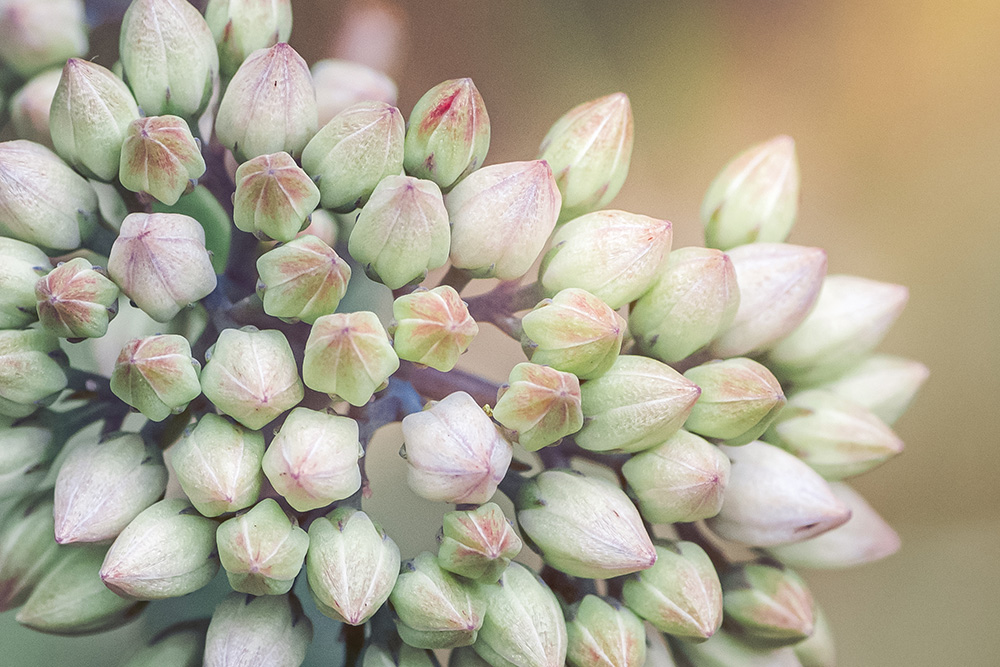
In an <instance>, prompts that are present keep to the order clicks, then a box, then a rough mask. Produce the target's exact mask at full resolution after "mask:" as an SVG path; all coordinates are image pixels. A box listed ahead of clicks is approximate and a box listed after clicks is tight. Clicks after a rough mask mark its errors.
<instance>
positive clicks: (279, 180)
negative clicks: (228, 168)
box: [233, 152, 319, 241]
mask: <svg viewBox="0 0 1000 667" xmlns="http://www.w3.org/2000/svg"><path fill="white" fill-rule="evenodd" d="M318 203H319V188H317V187H316V184H315V183H313V182H312V179H311V178H309V176H308V175H307V174H306V172H304V171H302V170H301V169H300V168H299V166H298V165H297V164H295V160H293V159H292V156H291V155H289V154H288V153H285V152H280V153H274V154H272V155H259V156H257V157H255V158H253V159H252V160H248V161H247V162H244V163H243V164H241V165H240V167H239V169H237V170H236V194H235V195H233V222H234V223H235V224H236V227H237V228H238V229H241V230H243V231H244V232H249V233H251V234H256V235H257V236H258V237H260V238H269V239H275V240H277V241H291V240H292V239H294V238H295V235H296V234H298V233H299V231H300V230H301V229H302V228H303V227H304V226H305V224H306V219H307V218H308V217H309V214H310V213H312V212H313V210H315V208H316V205H317V204H318Z"/></svg>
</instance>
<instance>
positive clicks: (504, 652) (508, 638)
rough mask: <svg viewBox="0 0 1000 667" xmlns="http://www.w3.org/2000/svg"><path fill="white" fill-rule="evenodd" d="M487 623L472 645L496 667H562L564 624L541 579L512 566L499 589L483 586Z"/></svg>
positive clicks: (481, 589) (555, 602)
mask: <svg viewBox="0 0 1000 667" xmlns="http://www.w3.org/2000/svg"><path fill="white" fill-rule="evenodd" d="M480 591H482V594H483V595H484V597H485V598H486V617H485V618H484V620H483V627H482V630H480V633H479V640H478V641H476V643H475V644H473V646H472V648H473V649H475V651H476V653H478V654H479V655H480V656H481V657H482V658H483V659H484V660H486V662H488V663H489V664H490V665H493V667H562V666H563V665H564V664H565V663H566V650H567V637H566V621H565V620H564V619H563V614H562V609H560V608H559V602H558V601H557V600H556V596H555V595H554V594H553V593H552V591H551V590H549V587H548V586H546V585H545V582H543V581H542V580H541V579H540V578H539V577H538V575H536V574H535V573H534V572H532V571H531V570H529V569H528V568H526V567H525V566H523V565H521V564H520V563H511V564H510V567H508V568H507V570H506V572H504V574H503V577H501V579H500V583H499V585H496V586H480Z"/></svg>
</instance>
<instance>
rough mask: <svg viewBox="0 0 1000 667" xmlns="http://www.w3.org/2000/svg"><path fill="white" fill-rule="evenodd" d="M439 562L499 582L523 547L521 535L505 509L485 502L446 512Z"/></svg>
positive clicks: (481, 579) (479, 578) (475, 576)
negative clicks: (506, 514)
mask: <svg viewBox="0 0 1000 667" xmlns="http://www.w3.org/2000/svg"><path fill="white" fill-rule="evenodd" d="M440 542H441V546H440V547H439V548H438V564H440V565H441V567H443V568H444V569H446V570H448V571H449V572H454V573H455V574H459V575H461V576H463V577H468V578H469V579H478V580H479V581H482V582H484V583H491V584H492V583H496V582H497V581H498V580H499V579H500V575H501V574H503V572H504V570H506V569H507V566H508V565H510V561H511V559H512V558H514V557H515V556H517V554H518V553H520V551H521V546H522V544H521V538H519V537H518V536H517V533H516V532H514V527H513V526H512V525H511V523H510V521H508V520H507V517H505V516H504V514H503V510H502V509H500V506H499V505H497V504H496V503H486V504H485V505H482V506H481V507H477V508H476V509H473V510H458V511H455V512H448V513H447V514H445V515H444V519H443V529H442V535H441V539H440Z"/></svg>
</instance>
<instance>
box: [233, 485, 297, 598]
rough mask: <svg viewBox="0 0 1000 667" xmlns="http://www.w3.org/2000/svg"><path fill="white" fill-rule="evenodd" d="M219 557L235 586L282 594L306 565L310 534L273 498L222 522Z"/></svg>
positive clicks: (247, 590)
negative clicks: (290, 517) (287, 514)
mask: <svg viewBox="0 0 1000 667" xmlns="http://www.w3.org/2000/svg"><path fill="white" fill-rule="evenodd" d="M216 543H217V544H218V547H219V560H220V561H222V567H224V568H225V570H226V577H227V578H228V579H229V585H230V586H232V587H233V590H235V591H239V592H240V593H249V594H250V595H282V594H284V593H287V592H288V591H289V590H291V588H292V583H293V582H294V581H295V576H296V575H297V574H298V573H299V571H300V570H301V569H302V563H303V561H304V560H305V557H306V549H308V547H309V536H308V535H307V534H306V531H304V530H302V529H301V528H299V526H298V524H297V523H294V522H292V521H291V520H289V518H288V517H287V516H286V515H285V512H284V510H282V509H281V507H280V506H279V505H278V503H277V502H276V501H275V500H274V499H273V498H265V499H264V500H262V501H260V503H258V504H257V505H255V506H254V507H253V509H251V510H250V511H249V512H246V513H245V514H240V515H239V516H237V517H233V518H232V519H229V520H228V521H224V522H223V523H222V524H220V525H219V528H218V531H217V532H216Z"/></svg>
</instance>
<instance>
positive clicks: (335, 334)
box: [302, 311, 399, 406]
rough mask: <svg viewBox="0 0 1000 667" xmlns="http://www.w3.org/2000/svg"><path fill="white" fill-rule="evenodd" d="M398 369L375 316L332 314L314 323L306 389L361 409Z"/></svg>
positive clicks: (304, 364) (304, 365)
mask: <svg viewBox="0 0 1000 667" xmlns="http://www.w3.org/2000/svg"><path fill="white" fill-rule="evenodd" d="M397 368H399V357H397V356H396V352H395V351H394V350H393V349H392V345H391V344H390V343H389V335H388V334H387V333H386V332H385V328H383V327H382V323H381V322H379V319H378V316H377V315H376V314H375V313H372V312H369V311H360V312H354V313H334V314H333V315H324V316H323V317H320V318H319V319H317V320H316V322H315V323H314V324H313V327H312V330H311V331H310V332H309V339H308V340H307V341H306V351H305V361H303V362H302V375H303V379H304V380H305V383H306V386H307V387H309V388H310V389H313V390H315V391H321V392H324V393H327V394H331V395H336V396H339V397H340V398H342V399H344V400H345V401H347V402H348V403H350V404H351V405H356V406H362V405H364V404H365V403H367V402H368V400H369V399H370V398H371V397H372V394H374V393H375V392H376V391H378V390H379V389H380V388H381V387H382V386H383V384H384V383H385V382H386V381H387V380H388V379H389V376H390V375H392V374H393V373H395V372H396V369H397Z"/></svg>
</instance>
